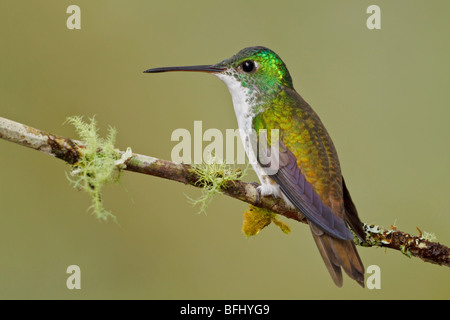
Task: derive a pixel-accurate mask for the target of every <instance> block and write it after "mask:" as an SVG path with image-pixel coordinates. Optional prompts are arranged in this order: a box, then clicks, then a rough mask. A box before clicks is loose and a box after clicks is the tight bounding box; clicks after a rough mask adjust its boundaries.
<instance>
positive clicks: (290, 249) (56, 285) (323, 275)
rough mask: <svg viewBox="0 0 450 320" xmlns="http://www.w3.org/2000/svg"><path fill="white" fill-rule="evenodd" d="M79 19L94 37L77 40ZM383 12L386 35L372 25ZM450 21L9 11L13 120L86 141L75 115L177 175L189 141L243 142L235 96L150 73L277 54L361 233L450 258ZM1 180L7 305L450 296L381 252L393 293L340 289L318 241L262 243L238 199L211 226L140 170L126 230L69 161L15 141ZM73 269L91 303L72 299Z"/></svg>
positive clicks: (86, 7)
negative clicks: (77, 180) (201, 137)
mask: <svg viewBox="0 0 450 320" xmlns="http://www.w3.org/2000/svg"><path fill="white" fill-rule="evenodd" d="M71 4H77V5H79V6H80V8H81V30H68V29H67V28H66V19H67V17H68V16H69V14H67V13H66V8H67V7H68V6H69V5H71ZM371 4H377V5H379V6H380V7H381V19H382V22H381V23H382V24H381V27H382V28H381V30H373V31H371V30H368V29H367V27H366V19H367V18H368V16H369V15H368V14H367V13H366V9H367V7H368V6H369V5H371ZM449 11H450V2H449V1H447V0H442V1H411V0H397V1H382V0H378V1H362V0H341V1H332V0H329V1H276V2H275V1H273V2H271V3H269V2H267V3H266V2H262V1H223V2H221V3H219V2H213V1H184V2H183V1H143V0H142V1H111V0H110V1H87V0H85V1H82V0H78V1H60V0H59V1H54V0H53V1H1V2H0V40H1V46H0V52H1V53H0V58H1V59H0V116H2V117H6V118H8V119H11V120H15V121H19V122H22V123H25V124H28V125H31V126H34V127H36V128H40V129H42V130H46V131H48V132H52V133H55V134H59V135H63V136H68V137H75V132H74V129H73V128H72V127H71V126H70V125H68V124H65V125H63V122H64V121H65V119H66V117H68V116H71V115H84V116H85V118H86V117H88V116H93V115H96V118H97V120H98V121H99V123H100V127H101V130H102V131H101V132H102V133H103V134H106V128H107V126H108V125H111V126H114V127H116V128H117V130H118V132H119V134H118V139H117V140H118V141H117V147H119V148H121V149H125V148H126V147H128V146H130V147H132V149H133V151H135V152H138V153H143V154H148V155H152V156H156V157H160V158H164V159H170V154H171V150H172V148H173V146H174V145H175V144H176V142H171V141H170V137H171V133H172V131H173V130H174V129H177V128H186V129H189V130H192V128H193V122H194V120H203V130H206V129H208V128H219V129H221V130H225V129H226V128H236V127H237V123H236V119H235V115H234V111H233V107H232V102H231V97H230V95H229V92H228V90H227V88H226V86H225V85H224V84H223V83H222V82H221V81H220V80H218V79H216V78H215V77H212V76H209V75H204V74H188V73H183V74H174V73H172V74H162V75H149V74H143V73H142V71H143V70H145V69H147V68H151V67H158V66H171V65H191V64H209V63H216V62H219V61H221V60H223V59H225V58H228V57H230V56H231V55H233V54H235V53H236V52H237V51H239V50H240V49H242V48H244V47H247V46H254V45H264V46H267V47H269V48H271V49H273V50H274V51H276V52H277V53H278V54H279V55H280V56H281V57H282V59H283V60H284V61H285V63H286V64H287V66H288V67H289V70H290V72H291V75H292V77H293V80H294V86H295V87H296V89H297V91H298V92H299V93H300V94H301V95H302V96H303V97H304V98H305V99H306V100H307V101H308V102H309V103H310V104H311V105H312V106H313V107H314V108H315V110H316V111H317V112H318V114H319V115H320V116H321V118H322V120H323V122H324V123H325V125H326V126H327V128H328V130H329V132H330V134H331V136H332V137H333V140H334V142H335V144H336V147H337V149H338V152H339V155H340V159H341V164H342V169H343V173H344V175H345V178H346V181H347V185H348V186H349V189H350V191H351V193H352V196H353V199H354V201H355V203H356V205H357V207H358V209H359V212H360V216H361V218H362V220H363V221H365V222H367V223H375V224H379V225H382V226H385V227H389V226H390V225H392V224H395V225H396V226H397V227H398V228H399V229H400V230H403V231H407V232H411V233H415V234H417V230H416V226H417V227H419V228H420V229H422V230H426V231H429V232H434V233H435V234H436V236H437V238H438V240H439V241H441V242H442V243H445V244H447V245H448V244H450V236H449V226H450V217H449V208H450V197H449V191H450V188H449V185H450V169H449V162H450V148H449V142H448V139H449V137H450V125H449V124H450V123H449V119H450V107H449V101H450V92H449V84H450V83H449V76H448V75H449V73H450V63H449V61H448V59H449V56H450V43H449V40H448V39H449V38H448V32H449V30H450V21H449V20H448V12H449ZM223 132H224V131H223ZM0 164H1V165H0V212H1V221H2V222H1V223H0V298H2V299H13V298H20V299H55V298H57V299H80V298H83V299H91V298H92V299H103V298H105V299H131V298H135V299H305V298H309V299H316V298H337V299H345V298H356V299H359V298H361V299H396V298H400V299H409V298H412V299H428V298H437V299H448V298H450V287H449V283H450V272H449V270H448V268H446V267H440V266H436V265H432V264H429V263H424V262H422V261H421V260H419V259H416V258H412V259H408V258H407V257H406V256H404V255H402V254H401V253H399V252H397V251H392V250H384V249H376V248H359V252H360V255H361V257H362V260H363V262H364V264H365V266H366V267H367V266H369V265H378V266H379V267H380V268H381V289H380V290H369V289H367V288H366V289H361V288H359V287H358V286H357V284H356V283H354V282H353V281H350V279H349V278H348V277H347V276H345V279H344V287H343V288H342V289H338V288H336V287H335V286H334V284H333V282H332V281H331V278H330V277H329V275H328V273H327V271H326V269H325V267H324V264H323V262H322V261H321V258H320V256H319V254H318V251H317V249H316V247H315V244H314V242H313V240H312V237H311V235H310V234H309V233H310V232H309V230H308V228H307V227H305V225H303V224H299V223H295V222H294V221H286V222H287V223H288V224H289V225H290V227H291V228H292V232H291V234H290V235H284V234H283V233H281V232H280V231H279V230H278V229H277V228H276V227H274V226H269V227H268V228H267V229H265V230H263V231H262V232H261V233H260V234H259V235H258V236H256V237H254V238H249V239H247V238H245V236H244V235H243V234H242V232H241V224H242V214H243V212H244V211H245V210H246V208H247V205H246V204H244V203H242V202H240V201H237V200H234V199H231V198H228V197H225V196H217V197H216V198H215V199H214V200H213V202H212V204H211V205H210V206H209V207H208V209H207V215H205V214H198V208H196V207H192V206H191V205H190V204H189V203H188V201H187V199H186V195H189V196H191V197H197V196H199V195H200V191H199V190H198V189H195V188H193V187H189V186H185V185H182V184H179V183H175V182H171V181H166V180H162V179H159V178H155V177H150V176H144V175H140V174H135V173H129V172H126V173H124V174H123V176H122V180H121V185H116V186H112V187H107V188H106V190H105V192H104V201H105V206H106V207H107V208H108V209H110V210H111V211H112V212H113V214H115V215H116V217H117V219H118V224H116V223H114V222H112V221H110V222H107V223H102V222H99V221H97V220H96V219H95V217H94V216H92V215H91V214H89V213H88V212H87V208H88V207H89V206H90V199H89V198H88V196H87V195H86V194H83V193H82V192H77V191H76V190H74V189H73V188H72V187H71V186H70V185H69V183H68V181H67V179H66V177H65V174H64V172H65V171H68V169H69V167H68V166H67V165H66V164H65V163H63V162H62V161H60V160H56V159H53V158H51V157H49V156H47V155H44V154H42V153H39V152H36V151H34V150H31V149H27V148H24V147H21V146H18V145H15V144H12V143H9V142H6V141H3V140H0ZM246 179H247V180H248V181H254V180H256V177H255V175H254V174H250V175H249V176H247V178H246ZM72 264H76V265H79V266H80V268H81V290H68V289H67V288H66V279H67V277H68V275H67V274H66V268H67V267H68V266H69V265H72ZM366 278H367V276H366Z"/></svg>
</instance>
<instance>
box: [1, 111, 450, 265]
mask: <svg viewBox="0 0 450 320" xmlns="http://www.w3.org/2000/svg"><path fill="white" fill-rule="evenodd" d="M94 127H95V126H94ZM0 138H2V139H5V140H8V141H11V142H14V143H17V144H20V145H23V146H26V147H29V148H32V149H35V150H38V151H41V152H44V153H46V154H48V155H51V156H54V157H56V158H58V159H61V160H63V161H65V162H67V163H68V164H70V165H72V166H74V165H75V166H76V165H77V164H79V163H80V160H81V159H82V158H83V157H84V151H85V150H86V149H88V148H89V145H88V141H83V142H81V141H77V140H73V139H69V138H64V137H60V136H57V135H54V134H50V133H47V132H44V131H42V130H39V129H35V128H32V127H29V126H27V125H24V124H21V123H18V122H14V121H11V120H8V119H5V118H1V117H0ZM85 138H86V137H85ZM110 138H111V134H110ZM86 140H89V139H86ZM109 140H111V141H113V140H114V139H109ZM104 142H105V141H103V142H102V143H100V145H104ZM106 142H108V138H107V139H106ZM91 143H92V141H91ZM95 143H98V141H97V142H95ZM102 148H104V147H98V146H97V147H95V148H93V149H92V148H91V149H92V150H93V151H94V153H100V158H103V157H105V155H107V154H112V156H111V157H112V159H113V160H114V161H112V164H113V166H114V168H117V169H118V171H121V170H127V171H133V172H137V173H142V174H148V175H152V176H156V177H160V178H164V179H169V180H173V181H178V182H182V183H184V184H189V185H192V186H194V187H203V186H204V185H205V181H204V177H202V175H201V174H199V172H198V170H197V171H196V170H195V168H194V167H193V166H191V165H187V164H179V163H174V162H171V161H167V160H163V159H158V158H154V157H150V156H145V155H141V154H137V153H131V151H130V150H127V151H120V150H115V149H114V151H111V150H106V151H105V150H103V149H102ZM102 165H103V164H102ZM109 167H111V165H109ZM202 179H203V180H202ZM88 185H89V183H88ZM257 186H258V184H256V183H246V182H243V181H240V180H226V181H224V180H222V181H221V183H220V184H218V185H216V186H215V188H216V189H214V190H215V191H214V192H217V191H220V192H221V193H223V194H226V195H228V196H230V197H232V198H235V199H238V200H241V201H244V202H247V203H249V204H251V205H252V206H254V207H258V208H263V209H264V211H266V212H268V211H270V212H273V213H276V214H278V215H282V216H285V217H287V218H289V219H293V220H296V221H299V222H303V223H307V221H306V220H305V218H304V216H303V215H302V214H301V213H300V212H298V211H295V210H292V209H290V208H289V207H288V206H286V204H285V203H284V201H283V200H282V199H276V198H273V197H262V198H261V199H259V197H258V193H257V189H256V188H257ZM250 211H255V210H250ZM265 221H266V222H263V224H266V223H270V221H273V216H272V215H271V214H266V218H265ZM267 221H268V222H267ZM280 227H281V228H282V229H284V230H285V232H287V230H288V229H287V228H286V227H284V226H282V225H281V224H280ZM364 229H365V231H366V235H367V241H366V242H365V243H360V242H358V241H357V240H356V238H355V242H357V244H358V245H361V246H365V247H385V248H390V249H395V250H399V251H401V252H402V253H403V254H405V255H407V256H409V257H419V258H420V259H422V260H423V261H426V262H430V263H434V264H438V265H443V266H447V267H450V249H449V248H448V247H447V246H445V245H443V244H440V243H439V242H436V241H434V240H433V239H430V237H429V236H427V235H426V234H425V233H424V232H423V233H422V232H421V231H419V235H418V236H413V235H410V234H408V233H406V232H403V231H400V230H397V229H396V228H391V229H384V228H381V227H378V226H374V225H364ZM252 232H255V231H250V232H249V234H251V233H252ZM257 232H258V230H256V233H257Z"/></svg>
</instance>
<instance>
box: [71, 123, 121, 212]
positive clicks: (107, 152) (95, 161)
mask: <svg viewBox="0 0 450 320" xmlns="http://www.w3.org/2000/svg"><path fill="white" fill-rule="evenodd" d="M67 122H68V123H70V124H71V125H73V126H74V127H75V130H76V132H77V134H78V135H79V137H80V139H81V140H82V141H83V143H84V145H83V146H81V147H80V148H79V151H80V155H81V156H80V158H79V159H78V161H77V162H76V163H74V164H72V169H71V171H70V174H66V176H67V178H68V179H69V181H70V182H71V183H72V185H73V187H74V188H76V189H79V190H83V191H85V192H87V193H88V194H89V196H90V197H91V199H92V205H91V206H90V207H89V209H92V211H93V213H94V214H95V216H96V217H97V218H98V219H101V220H107V219H108V218H113V219H115V216H114V215H113V214H112V213H111V212H110V211H108V210H106V209H105V207H104V206H103V201H102V189H103V187H104V186H105V185H107V184H110V183H115V182H118V181H119V177H120V173H121V170H120V168H119V169H118V164H122V163H123V162H124V160H123V159H122V160H121V156H120V154H119V152H118V151H117V150H116V148H115V147H114V144H115V142H116V134H117V131H116V129H115V128H113V127H109V129H108V135H107V137H106V138H102V137H100V136H99V134H98V128H97V121H96V120H95V118H94V117H93V118H90V119H89V122H84V121H83V118H82V117H80V116H72V117H69V118H67Z"/></svg>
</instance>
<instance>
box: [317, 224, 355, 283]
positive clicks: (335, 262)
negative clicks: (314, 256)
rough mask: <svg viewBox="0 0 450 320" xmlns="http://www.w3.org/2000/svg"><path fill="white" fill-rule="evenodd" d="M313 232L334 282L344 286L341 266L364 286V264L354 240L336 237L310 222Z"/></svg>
mask: <svg viewBox="0 0 450 320" xmlns="http://www.w3.org/2000/svg"><path fill="white" fill-rule="evenodd" d="M309 225H310V228H311V232H312V235H313V238H314V241H315V242H316V245H317V247H318V248H319V252H320V255H321V256H322V259H323V261H324V262H325V266H326V267H327V269H328V272H329V273H330V275H331V278H332V279H333V281H334V283H335V284H336V286H338V287H342V281H343V280H342V271H341V267H342V268H343V269H344V271H345V272H346V273H347V274H348V276H349V277H350V278H352V279H353V280H355V281H356V282H358V284H359V285H360V286H361V287H363V288H364V266H363V264H362V262H361V259H360V257H359V255H358V252H357V251H356V247H355V244H354V243H353V241H352V240H341V239H336V238H333V237H331V236H329V235H328V234H326V233H324V232H323V231H322V230H320V229H319V228H318V227H317V226H315V225H314V224H312V223H310V224H309Z"/></svg>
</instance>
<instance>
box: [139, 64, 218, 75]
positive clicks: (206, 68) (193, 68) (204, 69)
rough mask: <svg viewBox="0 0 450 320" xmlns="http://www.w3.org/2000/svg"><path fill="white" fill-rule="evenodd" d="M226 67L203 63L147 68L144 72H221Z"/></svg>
mask: <svg viewBox="0 0 450 320" xmlns="http://www.w3.org/2000/svg"><path fill="white" fill-rule="evenodd" d="M225 69H226V68H221V67H216V66H214V65H202V66H187V67H164V68H153V69H148V70H145V71H144V73H159V72H169V71H190V72H207V73H219V72H222V71H224V70H225Z"/></svg>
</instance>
